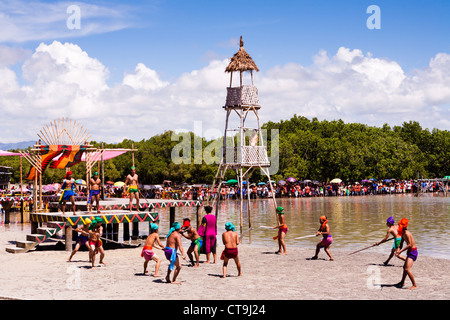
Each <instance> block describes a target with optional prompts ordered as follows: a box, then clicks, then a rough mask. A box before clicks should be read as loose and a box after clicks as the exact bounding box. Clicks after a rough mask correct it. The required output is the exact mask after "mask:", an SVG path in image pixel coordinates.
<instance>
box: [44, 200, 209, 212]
mask: <svg viewBox="0 0 450 320" xmlns="http://www.w3.org/2000/svg"><path fill="white" fill-rule="evenodd" d="M135 204H136V200H133V210H135V209H136V206H135ZM201 206H203V201H200V200H166V199H139V210H141V211H144V210H147V209H148V210H153V209H160V208H171V207H172V208H178V207H201ZM75 207H76V210H80V211H88V210H89V208H88V205H87V203H86V201H75ZM99 207H100V211H107V210H130V200H129V199H127V198H111V199H106V200H100V203H99ZM48 208H49V209H50V210H58V209H60V208H61V205H60V204H59V203H58V202H50V203H49V205H48ZM93 208H94V209H95V208H96V203H95V202H94V206H93ZM70 209H71V204H70V202H67V203H66V211H68V210H70ZM94 209H93V210H94Z"/></svg>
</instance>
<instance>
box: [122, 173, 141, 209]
mask: <svg viewBox="0 0 450 320" xmlns="http://www.w3.org/2000/svg"><path fill="white" fill-rule="evenodd" d="M127 185H128V190H127ZM123 190H127V192H128V193H129V194H130V212H131V211H132V210H133V198H136V210H137V211H140V210H139V183H138V175H137V174H136V168H135V167H134V166H133V167H131V173H130V174H129V175H128V176H127V178H126V179H125V184H124V186H123Z"/></svg>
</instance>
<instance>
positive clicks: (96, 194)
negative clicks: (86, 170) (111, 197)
mask: <svg viewBox="0 0 450 320" xmlns="http://www.w3.org/2000/svg"><path fill="white" fill-rule="evenodd" d="M89 184H90V190H89V200H88V203H89V213H92V203H93V202H94V201H93V200H92V198H94V199H95V203H96V204H97V213H100V207H99V203H100V190H101V189H102V180H101V179H100V178H99V177H98V172H94V174H93V175H92V178H91V179H90V180H89Z"/></svg>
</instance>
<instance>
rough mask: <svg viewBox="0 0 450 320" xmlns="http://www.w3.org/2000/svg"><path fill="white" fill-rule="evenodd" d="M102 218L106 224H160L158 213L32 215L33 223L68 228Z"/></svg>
mask: <svg viewBox="0 0 450 320" xmlns="http://www.w3.org/2000/svg"><path fill="white" fill-rule="evenodd" d="M97 217H100V218H102V220H103V223H104V224H111V223H133V222H155V223H158V222H159V214H158V213H157V212H138V211H133V212H130V211H124V210H109V211H104V212H102V213H100V214H98V213H91V214H90V213H89V212H77V214H76V215H74V214H73V213H72V212H70V211H69V212H66V213H65V215H63V214H62V212H37V213H31V214H30V220H31V222H37V223H44V222H65V223H67V225H68V226H72V227H73V226H77V225H80V224H84V221H85V219H86V218H89V219H91V220H93V219H94V218H97Z"/></svg>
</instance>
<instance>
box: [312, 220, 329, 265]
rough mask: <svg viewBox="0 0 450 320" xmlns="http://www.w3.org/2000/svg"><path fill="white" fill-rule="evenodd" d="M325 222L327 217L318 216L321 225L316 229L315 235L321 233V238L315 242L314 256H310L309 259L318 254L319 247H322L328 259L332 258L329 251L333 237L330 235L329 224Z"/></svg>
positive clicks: (314, 258)
mask: <svg viewBox="0 0 450 320" xmlns="http://www.w3.org/2000/svg"><path fill="white" fill-rule="evenodd" d="M327 222H328V219H327V217H326V216H321V217H320V223H321V226H320V228H319V230H318V231H317V233H316V236H318V235H321V236H322V240H321V241H320V242H319V243H318V244H317V246H316V255H315V256H314V257H312V258H311V260H316V259H317V256H318V255H319V251H320V249H321V248H324V250H325V252H326V253H327V255H328V256H329V257H330V261H333V260H334V259H333V257H332V256H331V252H330V246H331V243H333V238H332V237H331V233H330V226H329V225H328V223H327Z"/></svg>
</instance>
